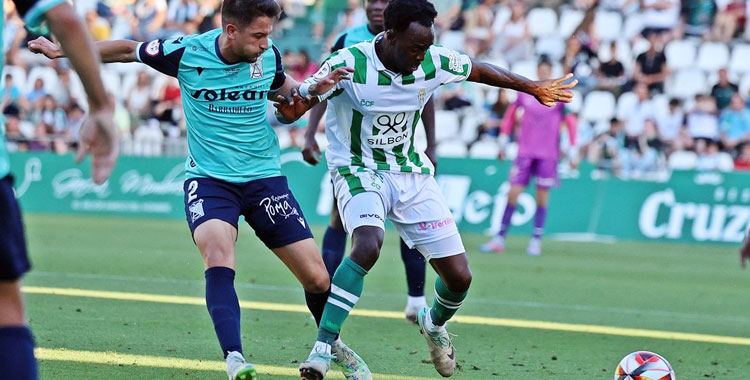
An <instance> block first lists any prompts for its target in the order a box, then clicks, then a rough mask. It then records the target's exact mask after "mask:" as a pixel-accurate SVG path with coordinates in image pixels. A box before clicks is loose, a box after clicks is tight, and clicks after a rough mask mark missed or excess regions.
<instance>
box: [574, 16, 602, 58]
mask: <svg viewBox="0 0 750 380" xmlns="http://www.w3.org/2000/svg"><path fill="white" fill-rule="evenodd" d="M597 9H598V8H597V7H591V8H588V9H587V10H586V13H585V14H584V16H583V20H581V23H580V24H578V26H577V27H576V29H575V30H574V31H573V34H572V35H573V36H576V37H578V41H580V42H581V45H583V46H585V47H587V48H589V50H591V51H598V50H599V35H598V34H597V31H596V23H595V22H594V21H596V12H597Z"/></svg>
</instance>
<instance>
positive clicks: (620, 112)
mask: <svg viewBox="0 0 750 380" xmlns="http://www.w3.org/2000/svg"><path fill="white" fill-rule="evenodd" d="M636 104H638V96H637V95H636V94H634V93H632V92H626V93H623V94H621V95H620V98H619V99H617V114H616V115H617V118H618V119H620V120H625V119H627V118H628V112H630V111H631V110H632V109H633V107H634V106H635V105H636Z"/></svg>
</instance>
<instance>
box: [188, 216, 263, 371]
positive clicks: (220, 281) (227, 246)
mask: <svg viewBox="0 0 750 380" xmlns="http://www.w3.org/2000/svg"><path fill="white" fill-rule="evenodd" d="M193 240H195V244H196V245H197V246H198V250H200V252H201V256H202V257H203V265H204V267H205V268H206V306H207V307H208V313H209V314H210V315H211V320H212V321H213V324H214V330H215V331H216V336H217V338H219V345H220V346H221V350H222V352H223V353H224V358H225V359H226V362H227V375H228V376H229V379H230V380H244V379H252V380H254V379H256V378H257V373H256V371H255V368H253V366H252V365H251V364H249V363H247V362H245V358H244V356H243V354H242V334H241V332H240V303H239V300H238V299H237V293H236V292H235V290H234V276H235V272H234V268H235V251H234V243H235V241H237V228H235V227H234V226H233V225H231V224H229V223H227V222H225V221H222V220H219V219H211V220H208V221H206V222H203V223H202V224H201V225H199V226H198V227H197V228H196V229H195V231H194V232H193Z"/></svg>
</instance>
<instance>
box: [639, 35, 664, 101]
mask: <svg viewBox="0 0 750 380" xmlns="http://www.w3.org/2000/svg"><path fill="white" fill-rule="evenodd" d="M647 38H648V42H649V47H648V50H647V51H646V52H644V53H641V54H640V55H639V56H638V58H636V60H635V69H634V70H633V79H634V80H635V82H638V83H644V84H646V85H647V86H648V89H649V91H652V92H658V93H663V92H664V81H665V80H666V79H667V76H668V75H669V69H668V68H667V57H666V56H665V55H664V52H663V51H662V49H661V42H660V37H659V34H658V33H650V34H648V36H647Z"/></svg>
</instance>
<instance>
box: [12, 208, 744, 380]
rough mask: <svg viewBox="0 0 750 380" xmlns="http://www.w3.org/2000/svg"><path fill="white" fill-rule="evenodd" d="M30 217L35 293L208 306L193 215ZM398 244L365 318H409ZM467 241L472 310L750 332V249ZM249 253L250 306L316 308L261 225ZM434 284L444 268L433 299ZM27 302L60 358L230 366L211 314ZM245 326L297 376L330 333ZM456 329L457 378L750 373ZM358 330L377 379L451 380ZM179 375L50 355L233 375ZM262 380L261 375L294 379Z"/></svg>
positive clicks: (53, 374)
mask: <svg viewBox="0 0 750 380" xmlns="http://www.w3.org/2000/svg"><path fill="white" fill-rule="evenodd" d="M25 221H26V225H27V236H28V239H29V246H30V252H31V256H32V259H33V262H34V270H33V271H32V272H31V273H30V274H29V275H28V276H27V277H26V279H25V281H24V285H26V286H33V287H50V288H77V289H85V290H100V291H114V292H130V293H147V294H162V295H179V296H189V297H203V294H204V290H203V286H204V285H203V268H202V263H201V260H200V255H199V253H198V251H197V249H196V248H195V247H194V245H193V243H192V241H191V239H190V236H189V231H188V228H187V225H186V224H185V223H184V222H182V221H164V220H142V219H115V218H96V217H75V216H50V215H33V214H32V215H26V218H25ZM315 232H316V236H317V237H318V239H319V238H320V237H322V229H320V228H317V229H316V230H315ZM395 236H396V234H395V232H394V231H392V230H389V231H388V233H387V239H386V243H385V245H384V247H383V251H382V254H381V258H380V260H379V262H378V263H377V265H376V266H375V268H373V270H372V271H371V273H370V274H369V275H368V276H367V278H366V282H365V290H364V294H363V296H362V298H361V301H360V302H359V304H358V305H357V309H369V310H385V311H396V312H402V310H403V307H404V304H405V289H406V282H405V280H404V273H403V266H402V264H401V260H400V256H399V253H398V250H397V249H398V245H397V243H398V241H397V240H396V239H395ZM463 238H464V243H465V245H466V248H467V250H468V254H469V261H470V264H471V266H472V269H473V272H474V282H473V284H472V288H471V290H470V293H469V298H468V299H467V302H466V303H465V305H464V307H463V308H462V309H461V310H460V311H459V315H466V316H468V315H472V316H482V317H492V318H505V319H515V320H529V321H549V322H563V323H570V324H576V325H601V326H611V327H620V328H636V329H647V330H658V331H673V332H682V333H695V334H710V335H718V336H729V337H741V338H748V337H750V327H749V326H750V315H748V310H750V297H749V296H748V292H749V291H750V273H748V272H743V271H742V270H741V269H740V268H739V264H738V257H737V254H736V250H737V247H732V246H715V245H687V244H657V243H629V242H628V243H625V242H623V243H615V244H599V243H571V242H556V241H551V240H546V241H545V242H544V254H543V255H542V256H541V257H536V258H534V257H527V256H526V255H525V254H524V250H525V244H526V241H527V238H525V237H512V238H510V239H509V248H508V252H507V253H505V254H503V255H485V254H481V253H479V252H478V250H477V247H478V245H479V244H480V243H481V242H483V240H484V239H485V238H484V237H483V236H479V235H471V234H465V235H464V236H463ZM318 243H320V241H319V240H318ZM237 252H238V264H237V266H238V275H237V280H236V285H237V292H238V295H239V297H240V299H241V300H246V301H258V302H270V303H280V304H296V305H303V304H304V297H303V293H302V290H301V288H300V287H299V285H298V284H297V283H296V281H295V280H294V278H293V277H292V275H291V273H289V272H288V271H287V269H286V268H285V267H284V266H283V265H282V264H281V262H280V261H279V260H278V259H276V258H275V257H274V255H273V254H272V253H271V252H270V251H268V250H267V249H266V248H265V247H264V246H263V245H262V244H261V243H260V242H259V241H258V240H257V238H256V237H255V236H254V234H253V233H252V231H251V230H250V229H249V228H248V227H247V226H242V227H241V230H240V237H239V241H238V245H237ZM434 278H435V277H434V274H433V273H432V271H431V270H429V271H428V280H427V288H428V289H427V294H428V300H430V301H431V299H432V284H433V281H434ZM26 303H27V312H28V315H29V318H30V320H31V326H32V328H33V330H34V333H35V335H36V339H37V345H38V346H39V347H41V348H44V349H53V350H55V349H61V348H65V349H69V350H82V351H93V352H105V351H114V352H117V353H122V354H131V355H147V356H154V357H160V358H181V359H188V360H189V361H191V362H192V361H194V362H196V363H197V362H199V361H207V360H208V361H217V360H220V359H221V357H220V349H219V347H218V342H217V341H216V339H215V337H214V333H213V328H212V325H211V322H210V319H209V316H208V313H207V311H206V309H205V307H204V306H200V305H186V304H175V303H172V304H169V303H159V302H141V301H132V300H115V299H106V298H89V297H72V296H61V295H53V294H31V293H30V294H27V295H26ZM242 329H243V335H244V339H243V342H244V347H245V352H246V354H248V355H247V356H248V359H249V360H250V361H251V362H252V363H254V364H258V365H266V366H273V367H274V368H277V367H284V368H288V369H290V371H293V370H294V368H296V367H297V366H298V362H299V361H300V360H304V359H305V357H306V355H307V354H308V352H309V348H310V346H311V343H312V342H313V339H314V337H315V334H316V332H315V330H314V324H313V323H312V321H311V320H310V318H309V315H306V314H304V313H298V312H287V311H259V310H243V314H242ZM449 331H450V332H451V333H453V334H456V335H457V337H456V338H455V340H454V342H455V345H456V349H457V358H458V363H459V365H460V370H459V371H457V373H456V375H455V376H454V378H456V379H471V380H482V379H554V380H562V379H570V380H573V379H588V380H590V379H612V378H613V370H614V368H615V366H616V365H617V363H618V362H619V360H620V359H621V358H622V357H623V356H624V355H626V354H627V353H629V352H632V351H636V350H649V351H654V352H657V353H659V354H661V355H663V356H665V357H666V358H667V359H668V360H670V361H671V363H672V365H673V366H674V368H675V371H676V373H677V377H678V378H679V379H681V380H682V379H691V380H694V379H700V378H716V379H743V380H744V379H747V378H748V374H747V371H748V368H750V355H748V353H750V347H748V346H747V345H738V344H726V343H701V342H695V341H684V340H674V339H654V338H644V337H629V336H618V335H611V334H590V333H582V332H569V331H551V330H544V329H537V328H515V327H502V326H489V325H483V324H468V323H453V324H451V325H450V326H449ZM342 336H343V337H344V339H345V341H347V342H348V343H349V344H350V345H351V346H352V347H353V348H354V349H356V350H357V351H358V352H359V353H360V354H361V355H362V356H363V357H364V358H365V359H366V360H367V361H368V363H369V365H370V366H371V369H372V370H373V372H376V373H378V374H382V375H402V376H414V377H421V378H439V375H438V374H437V373H436V372H435V370H434V368H433V367H432V365H431V364H429V361H428V360H427V359H428V358H429V354H428V353H427V349H426V345H425V343H424V340H423V338H422V337H421V336H420V335H419V334H418V330H417V328H416V327H414V326H413V325H410V324H408V323H407V322H406V321H404V320H400V319H382V318H372V317H364V316H352V317H351V318H350V319H349V320H348V321H347V322H346V324H345V325H344V330H343V335H342ZM53 352H54V351H53ZM105 355H106V354H105ZM177 367H178V368H156V367H149V366H144V365H132V363H124V362H122V361H119V362H118V361H117V360H113V361H111V362H109V363H82V362H77V361H71V359H65V360H63V359H60V360H56V359H55V357H54V355H53V356H52V357H51V358H45V359H44V360H41V361H40V369H41V375H42V378H43V379H54V380H64V379H75V380H82V379H226V375H225V374H224V373H222V372H219V371H211V370H208V371H207V370H191V369H189V368H179V366H177ZM333 371H335V369H334V370H333ZM260 372H261V379H269V380H271V379H290V378H294V376H290V375H278V374H277V375H269V374H263V371H260ZM290 373H292V372H290ZM383 377H385V378H388V376H383ZM376 379H378V377H376Z"/></svg>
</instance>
